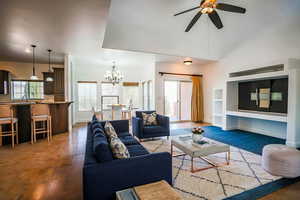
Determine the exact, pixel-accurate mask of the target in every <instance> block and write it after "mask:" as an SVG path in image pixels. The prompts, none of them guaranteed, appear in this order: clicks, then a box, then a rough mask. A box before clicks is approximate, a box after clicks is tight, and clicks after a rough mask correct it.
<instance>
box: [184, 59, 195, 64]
mask: <svg viewBox="0 0 300 200" xmlns="http://www.w3.org/2000/svg"><path fill="white" fill-rule="evenodd" d="M183 64H185V65H191V64H193V61H192V60H185V61H183Z"/></svg>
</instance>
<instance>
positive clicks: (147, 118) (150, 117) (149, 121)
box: [142, 112, 157, 126]
mask: <svg viewBox="0 0 300 200" xmlns="http://www.w3.org/2000/svg"><path fill="white" fill-rule="evenodd" d="M142 116H143V122H144V125H145V126H152V125H157V120H156V116H157V114H156V112H153V113H151V114H147V113H142Z"/></svg>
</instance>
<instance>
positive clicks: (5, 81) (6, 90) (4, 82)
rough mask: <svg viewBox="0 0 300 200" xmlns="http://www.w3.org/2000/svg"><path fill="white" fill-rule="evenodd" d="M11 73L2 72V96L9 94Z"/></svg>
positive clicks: (0, 81) (0, 91)
mask: <svg viewBox="0 0 300 200" xmlns="http://www.w3.org/2000/svg"><path fill="white" fill-rule="evenodd" d="M8 82H9V72H8V71H4V70H0V95H8V94H9V83H8Z"/></svg>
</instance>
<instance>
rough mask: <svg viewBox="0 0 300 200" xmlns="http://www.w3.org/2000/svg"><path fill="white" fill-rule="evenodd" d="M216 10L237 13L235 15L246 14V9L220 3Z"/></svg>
mask: <svg viewBox="0 0 300 200" xmlns="http://www.w3.org/2000/svg"><path fill="white" fill-rule="evenodd" d="M216 8H217V9H219V10H224V11H228V12H235V13H242V14H244V13H246V9H245V8H241V7H238V6H234V5H230V4H226V3H218V4H217V7H216Z"/></svg>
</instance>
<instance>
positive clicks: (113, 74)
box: [104, 62, 124, 85]
mask: <svg viewBox="0 0 300 200" xmlns="http://www.w3.org/2000/svg"><path fill="white" fill-rule="evenodd" d="M115 64H116V63H115V62H113V66H112V70H111V71H106V73H105V75H104V77H105V79H106V80H107V81H109V82H110V83H112V84H113V85H116V84H119V83H120V81H122V80H123V78H124V76H123V74H122V73H121V72H120V71H119V70H117V69H116V65H115Z"/></svg>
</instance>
